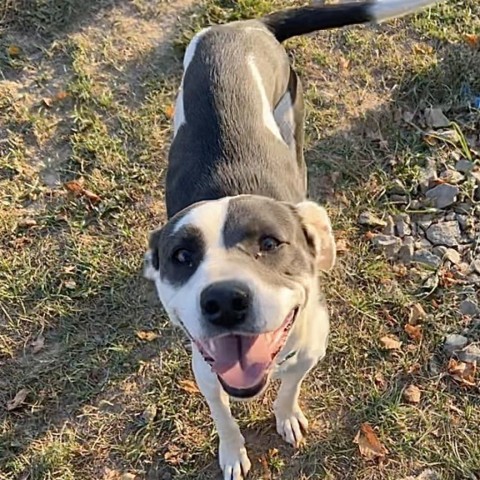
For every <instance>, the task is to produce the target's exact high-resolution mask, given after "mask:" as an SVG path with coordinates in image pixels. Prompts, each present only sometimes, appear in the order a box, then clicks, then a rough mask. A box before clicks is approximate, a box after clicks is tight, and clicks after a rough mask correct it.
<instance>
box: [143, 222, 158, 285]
mask: <svg viewBox="0 0 480 480" xmlns="http://www.w3.org/2000/svg"><path fill="white" fill-rule="evenodd" d="M161 236H162V228H158V229H157V230H154V231H153V232H152V233H150V239H149V241H148V247H149V248H148V251H147V252H146V253H145V256H144V259H143V276H144V277H145V278H146V279H148V280H155V278H156V277H157V275H158V270H159V268H160V254H159V251H158V248H159V243H160V238H161Z"/></svg>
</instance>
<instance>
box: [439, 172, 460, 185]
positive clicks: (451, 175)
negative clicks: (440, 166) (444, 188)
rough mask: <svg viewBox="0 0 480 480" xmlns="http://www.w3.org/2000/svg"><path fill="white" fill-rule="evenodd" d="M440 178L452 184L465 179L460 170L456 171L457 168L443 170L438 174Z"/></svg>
mask: <svg viewBox="0 0 480 480" xmlns="http://www.w3.org/2000/svg"><path fill="white" fill-rule="evenodd" d="M440 178H441V179H442V180H445V182H447V183H451V184H453V185H456V184H457V183H460V182H462V181H463V180H465V177H464V176H463V175H462V174H461V173H460V172H457V170H445V171H444V172H442V173H441V174H440Z"/></svg>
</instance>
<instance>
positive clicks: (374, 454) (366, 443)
mask: <svg viewBox="0 0 480 480" xmlns="http://www.w3.org/2000/svg"><path fill="white" fill-rule="evenodd" d="M353 442H354V443H356V444H358V449H359V450H360V454H361V455H362V456H363V457H365V458H367V459H373V458H384V457H385V455H387V454H388V450H387V448H386V447H385V446H384V445H382V444H381V443H380V440H379V439H378V437H377V435H376V433H375V432H374V431H373V428H372V426H371V425H370V424H368V423H362V425H361V426H360V430H359V431H358V433H357V435H356V436H355V438H354V439H353Z"/></svg>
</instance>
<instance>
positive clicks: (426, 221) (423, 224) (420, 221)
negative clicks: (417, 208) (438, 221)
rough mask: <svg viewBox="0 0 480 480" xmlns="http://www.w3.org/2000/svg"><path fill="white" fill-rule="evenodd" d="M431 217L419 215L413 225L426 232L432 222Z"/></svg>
mask: <svg viewBox="0 0 480 480" xmlns="http://www.w3.org/2000/svg"><path fill="white" fill-rule="evenodd" d="M433 218H434V217H433V215H421V216H419V217H417V219H416V220H415V223H416V224H417V225H418V226H419V227H420V228H421V229H422V230H426V229H427V228H428V227H429V226H430V225H431V224H432V222H433Z"/></svg>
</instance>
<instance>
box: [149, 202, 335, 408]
mask: <svg viewBox="0 0 480 480" xmlns="http://www.w3.org/2000/svg"><path fill="white" fill-rule="evenodd" d="M334 262H335V242H334V239H333V235H332V229H331V226H330V221H329V219H328V216H327V213H326V212H325V210H324V209H323V208H322V207H320V206H318V205H316V204H315V203H313V202H309V201H305V202H302V203H300V204H297V205H292V204H288V203H283V202H278V201H275V200H272V199H268V198H265V197H259V196H253V195H241V196H238V197H229V198H222V199H220V200H214V201H205V202H201V203H197V204H195V205H193V206H191V207H188V208H187V209H185V210H183V211H182V212H180V213H178V214H177V215H175V216H174V217H173V218H172V219H170V221H169V222H168V223H167V224H166V225H165V226H164V227H163V228H161V229H159V230H156V231H155V232H153V233H152V235H151V238H150V250H149V252H148V253H147V255H146V266H145V276H146V277H147V278H149V279H151V280H154V281H155V284H156V287H157V291H158V295H159V297H160V300H161V302H162V304H163V305H164V307H165V309H166V311H167V313H168V315H169V316H170V318H171V320H172V321H173V322H174V323H177V324H179V325H180V326H182V327H183V328H184V329H185V330H186V332H187V334H188V335H189V337H190V338H191V339H192V341H193V343H194V344H195V345H196V347H197V348H198V349H199V351H200V352H201V353H202V355H203V357H204V358H205V360H206V361H207V362H208V363H210V365H211V366H212V369H213V371H214V372H216V373H217V375H218V377H219V379H220V381H221V383H222V385H223V387H224V389H225V390H226V391H227V393H229V394H231V395H232V396H235V397H243V398H246V397H252V396H254V395H256V394H258V393H259V392H260V391H262V389H263V388H264V386H265V385H266V383H267V382H268V378H269V372H270V369H271V366H272V365H273V363H274V361H275V358H276V357H277V355H278V354H279V353H280V351H281V350H282V348H283V346H284V345H285V342H286V340H287V338H288V335H289V331H290V330H291V328H292V326H293V325H294V323H295V321H296V320H297V318H299V317H301V314H302V311H303V309H304V308H305V306H306V304H307V301H308V298H309V293H310V292H312V294H316V288H315V285H316V282H317V281H318V280H317V276H318V272H319V271H321V270H324V271H326V270H330V269H331V268H332V266H333V264H334ZM313 292H315V293H313Z"/></svg>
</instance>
